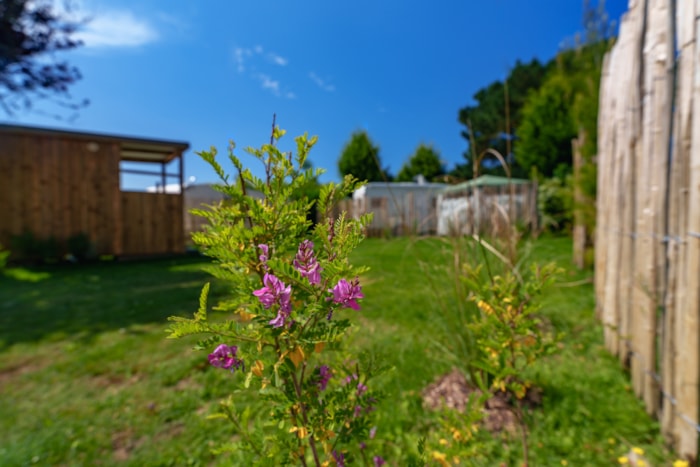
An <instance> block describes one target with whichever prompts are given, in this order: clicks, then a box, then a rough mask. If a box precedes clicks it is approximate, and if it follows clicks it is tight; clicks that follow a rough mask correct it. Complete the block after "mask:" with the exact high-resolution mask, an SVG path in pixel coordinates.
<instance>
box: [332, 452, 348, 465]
mask: <svg viewBox="0 0 700 467" xmlns="http://www.w3.org/2000/svg"><path fill="white" fill-rule="evenodd" d="M332 454H333V460H334V461H335V465H336V466H337V467H345V456H344V455H343V453H342V452H338V451H333V452H332Z"/></svg>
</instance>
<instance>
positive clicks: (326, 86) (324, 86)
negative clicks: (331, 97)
mask: <svg viewBox="0 0 700 467" xmlns="http://www.w3.org/2000/svg"><path fill="white" fill-rule="evenodd" d="M309 78H311V81H313V82H314V83H316V85H317V86H318V87H319V88H321V89H323V90H324V91H326V92H333V91H335V86H334V85H332V84H330V83H328V82H327V81H325V80H323V79H322V78H321V77H320V76H318V75H317V74H316V73H314V72H313V71H312V72H311V73H309Z"/></svg>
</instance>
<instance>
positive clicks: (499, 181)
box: [442, 175, 531, 194]
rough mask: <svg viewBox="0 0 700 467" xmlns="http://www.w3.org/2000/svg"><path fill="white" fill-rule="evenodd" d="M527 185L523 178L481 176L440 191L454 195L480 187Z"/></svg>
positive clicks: (527, 181)
mask: <svg viewBox="0 0 700 467" xmlns="http://www.w3.org/2000/svg"><path fill="white" fill-rule="evenodd" d="M527 183H531V181H530V180H527V179H524V178H508V177H499V176H497V175H482V176H480V177H478V178H474V179H472V180H469V181H466V182H462V183H459V184H457V185H450V186H448V187H447V188H445V189H444V190H442V193H443V194H455V193H462V192H468V191H471V189H472V188H475V187H481V186H490V187H496V186H508V185H525V184H527Z"/></svg>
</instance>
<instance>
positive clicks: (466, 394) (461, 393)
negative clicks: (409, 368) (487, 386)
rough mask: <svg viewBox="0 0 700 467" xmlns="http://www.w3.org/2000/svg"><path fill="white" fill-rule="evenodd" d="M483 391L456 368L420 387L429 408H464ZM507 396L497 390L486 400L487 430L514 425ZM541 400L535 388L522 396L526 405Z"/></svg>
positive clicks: (515, 423) (462, 409) (512, 428)
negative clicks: (423, 387)
mask: <svg viewBox="0 0 700 467" xmlns="http://www.w3.org/2000/svg"><path fill="white" fill-rule="evenodd" d="M482 394H483V393H482V392H481V390H480V389H478V388H475V387H474V386H472V385H470V384H469V382H468V381H467V378H465V376H464V374H462V372H461V371H459V370H457V369H456V368H455V369H453V370H452V371H451V372H449V373H447V374H445V375H443V376H440V377H439V378H438V379H437V380H436V381H435V382H434V383H432V384H430V385H428V386H427V387H426V388H425V389H424V390H423V392H422V396H423V406H425V407H427V408H429V409H432V410H438V409H442V408H448V409H452V410H456V411H458V412H464V411H465V410H466V408H467V407H468V406H469V403H470V399H473V400H477V399H479V398H481V397H482ZM510 399H511V398H510V396H509V395H508V394H507V393H505V392H497V393H496V394H494V395H493V396H491V397H489V398H488V399H487V400H486V402H485V403H484V406H483V409H482V410H483V415H484V418H483V423H484V427H485V428H486V429H487V430H489V431H490V432H492V433H498V432H501V431H509V432H510V431H515V430H516V429H517V426H518V425H517V419H516V417H515V414H514V412H513V410H512V405H511V402H510ZM541 401H542V397H541V393H540V392H539V391H537V390H533V391H528V394H527V395H526V397H525V402H526V406H528V407H535V406H538V405H540V404H541Z"/></svg>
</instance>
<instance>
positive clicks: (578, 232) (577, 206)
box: [571, 128, 586, 269]
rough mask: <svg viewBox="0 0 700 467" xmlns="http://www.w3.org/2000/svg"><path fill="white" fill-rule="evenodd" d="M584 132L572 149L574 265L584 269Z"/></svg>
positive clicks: (579, 134)
mask: <svg viewBox="0 0 700 467" xmlns="http://www.w3.org/2000/svg"><path fill="white" fill-rule="evenodd" d="M583 141H584V134H583V129H582V128H581V129H579V133H578V138H574V139H572V140H571V151H572V154H573V158H574V232H573V234H574V238H573V244H574V251H573V255H574V265H576V267H577V268H579V269H583V268H584V266H585V251H586V225H585V224H584V222H583V213H582V212H581V209H582V206H583V203H584V200H583V192H582V190H581V164H582V163H583V160H582V156H581V147H582V146H583Z"/></svg>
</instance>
